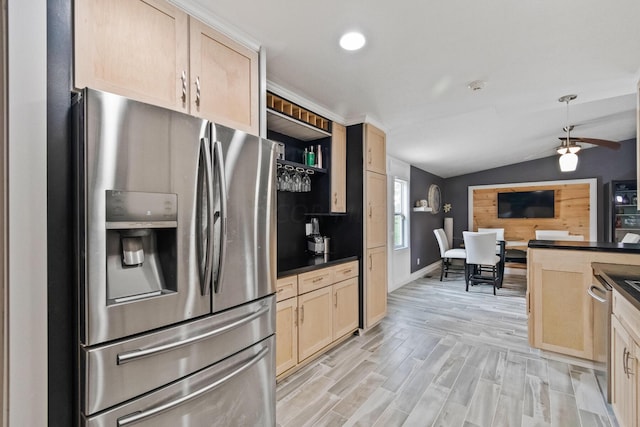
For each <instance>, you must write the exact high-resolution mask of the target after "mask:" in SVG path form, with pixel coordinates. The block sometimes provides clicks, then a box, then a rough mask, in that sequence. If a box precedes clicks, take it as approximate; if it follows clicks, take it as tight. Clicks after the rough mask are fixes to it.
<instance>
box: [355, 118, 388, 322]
mask: <svg viewBox="0 0 640 427" xmlns="http://www.w3.org/2000/svg"><path fill="white" fill-rule="evenodd" d="M347 193H348V194H349V197H348V198H347V211H348V212H349V213H350V214H353V218H354V221H356V222H357V225H358V226H357V230H356V231H355V233H357V234H360V233H361V234H360V236H359V237H360V238H359V239H354V241H357V242H362V246H361V247H359V248H356V252H357V253H358V254H359V256H360V257H361V259H362V262H361V263H360V277H361V289H360V291H361V292H360V326H361V327H362V328H364V329H368V328H371V327H372V326H374V325H375V324H376V323H378V322H379V321H380V320H382V319H383V318H384V317H385V316H386V314H387V176H386V137H385V134H384V132H382V131H381V130H380V129H377V128H376V127H374V126H372V125H370V124H367V123H365V124H358V125H353V126H349V127H348V128H347Z"/></svg>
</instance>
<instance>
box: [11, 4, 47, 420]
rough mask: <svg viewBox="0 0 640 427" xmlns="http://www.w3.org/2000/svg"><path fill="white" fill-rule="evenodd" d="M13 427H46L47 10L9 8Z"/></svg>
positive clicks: (43, 7)
mask: <svg viewBox="0 0 640 427" xmlns="http://www.w3.org/2000/svg"><path fill="white" fill-rule="evenodd" d="M8 33H9V37H8V56H9V61H8V62H9V63H8V65H9V70H8V77H9V89H8V95H9V110H8V113H9V120H8V131H9V147H8V151H9V155H8V176H9V183H8V187H9V195H8V221H9V233H8V234H9V253H8V258H9V262H8V289H7V290H6V293H7V300H6V301H7V313H6V314H5V315H6V316H7V321H8V323H7V328H8V330H7V340H8V349H7V352H8V357H7V364H8V370H9V372H8V396H7V399H8V402H7V403H8V407H5V410H8V415H7V414H5V415H6V416H7V417H8V418H6V419H8V425H9V426H11V427H14V426H15V427H19V426H46V425H47V246H46V245H47V224H46V221H47V216H46V215H47V199H46V197H47V193H46V192H47V179H46V174H47V162H46V154H47V134H46V120H47V111H46V83H47V76H46V72H47V64H46V55H47V2H46V0H8Z"/></svg>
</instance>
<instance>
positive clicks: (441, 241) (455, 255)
mask: <svg viewBox="0 0 640 427" xmlns="http://www.w3.org/2000/svg"><path fill="white" fill-rule="evenodd" d="M433 234H435V235H436V240H437V241H438V246H439V247H440V258H441V259H442V268H440V281H441V282H442V277H443V276H444V277H447V275H448V274H449V273H450V272H452V273H453V272H456V273H460V272H462V269H452V268H451V266H452V261H453V260H454V259H461V260H463V261H464V260H465V259H466V258H467V252H466V250H465V249H459V248H453V249H451V248H450V247H449V241H448V240H447V235H446V234H445V232H444V228H437V229H435V230H433Z"/></svg>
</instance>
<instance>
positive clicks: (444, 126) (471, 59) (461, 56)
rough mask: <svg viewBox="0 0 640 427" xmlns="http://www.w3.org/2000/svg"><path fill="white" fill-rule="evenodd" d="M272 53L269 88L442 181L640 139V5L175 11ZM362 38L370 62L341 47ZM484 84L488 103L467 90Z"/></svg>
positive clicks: (427, 4) (275, 1) (227, 1)
mask: <svg viewBox="0 0 640 427" xmlns="http://www.w3.org/2000/svg"><path fill="white" fill-rule="evenodd" d="M173 1H174V2H175V3H178V4H179V5H181V6H183V7H185V8H186V9H188V10H190V11H191V12H196V13H198V15H200V16H204V15H206V16H209V17H212V18H211V19H210V21H212V20H215V22H216V23H218V24H222V25H224V26H225V27H226V28H227V29H230V30H231V31H233V32H234V33H235V34H241V35H242V36H243V37H244V38H245V40H250V41H251V42H252V43H255V44H256V45H260V46H263V47H264V48H265V49H266V52H267V79H268V80H269V82H271V83H273V84H274V85H277V86H279V87H282V88H285V89H287V90H289V91H291V92H293V93H296V94H298V95H299V96H301V97H303V98H305V99H308V100H309V101H311V102H313V103H315V104H317V105H318V106H321V107H323V108H325V109H326V110H328V111H331V112H332V113H334V114H335V117H337V118H339V120H341V121H343V122H345V123H347V124H349V123H356V122H359V121H362V120H367V121H370V122H372V123H373V124H376V125H378V126H380V127H381V128H383V129H384V130H385V131H386V133H387V152H388V154H389V155H391V156H394V157H396V158H398V159H400V160H403V161H405V162H408V163H411V164H412V165H415V166H417V167H419V168H422V169H424V170H426V171H428V172H431V173H434V174H436V175H439V176H441V177H444V178H447V177H451V176H457V175H461V174H465V173H470V172H475V171H479V170H485V169H489V168H493V167H498V166H502V165H506V164H513V163H518V162H521V161H526V160H531V159H535V158H540V157H546V156H549V155H553V154H554V147H556V146H557V145H558V144H559V140H558V137H559V136H562V135H563V131H562V128H563V126H565V124H566V120H567V111H566V105H565V104H562V103H559V102H558V98H559V97H560V96H562V95H566V94H571V93H574V94H577V95H578V98H577V99H576V100H575V101H573V102H571V104H570V106H569V119H570V122H571V124H574V125H576V128H575V130H574V134H575V135H576V136H582V137H590V138H602V139H612V140H616V141H622V140H627V139H631V138H634V137H635V135H636V114H637V113H636V92H637V86H636V85H637V81H638V78H639V77H640V1H638V0H616V1H615V2H603V1H601V0H563V1H557V0H535V1H530V0H529V1H512V0H495V1H491V2H488V1H485V2H481V1H465V0H451V1H440V2H436V1H431V0H405V1H401V2H391V1H382V0H368V1H365V0H324V1H322V2H311V1H290V0H261V1H255V0H173ZM354 29H355V30H359V31H361V32H362V33H364V35H365V36H366V38H367V43H366V45H365V47H364V48H363V49H361V50H360V51H355V52H347V51H344V50H342V49H341V48H340V47H339V46H338V39H339V38H340V36H341V35H342V34H343V33H344V32H346V31H349V30H354ZM475 80H482V81H484V82H486V84H485V86H484V88H483V89H482V90H477V91H472V90H470V89H469V88H468V84H469V83H470V82H472V81H475Z"/></svg>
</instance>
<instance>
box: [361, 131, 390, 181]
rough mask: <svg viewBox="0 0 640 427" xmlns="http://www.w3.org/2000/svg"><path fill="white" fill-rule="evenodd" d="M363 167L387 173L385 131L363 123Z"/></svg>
mask: <svg viewBox="0 0 640 427" xmlns="http://www.w3.org/2000/svg"><path fill="white" fill-rule="evenodd" d="M364 126H365V138H364V140H365V147H364V149H365V152H364V155H365V158H364V164H365V168H366V169H367V170H368V171H371V172H377V173H381V174H386V173H387V145H386V144H387V143H386V141H387V138H386V136H385V133H384V132H383V131H381V130H380V129H378V128H376V127H375V126H372V125H370V124H368V123H367V124H365V125H364Z"/></svg>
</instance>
